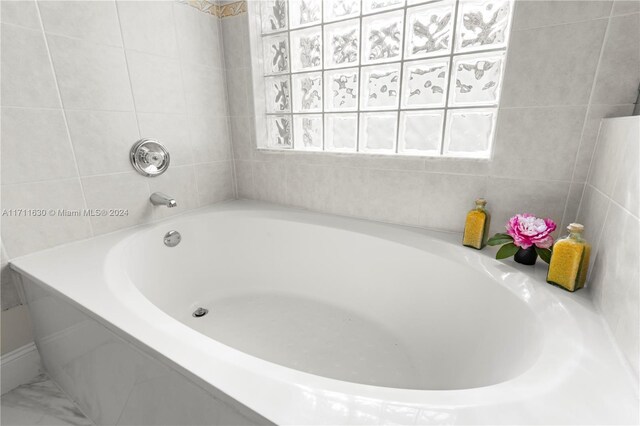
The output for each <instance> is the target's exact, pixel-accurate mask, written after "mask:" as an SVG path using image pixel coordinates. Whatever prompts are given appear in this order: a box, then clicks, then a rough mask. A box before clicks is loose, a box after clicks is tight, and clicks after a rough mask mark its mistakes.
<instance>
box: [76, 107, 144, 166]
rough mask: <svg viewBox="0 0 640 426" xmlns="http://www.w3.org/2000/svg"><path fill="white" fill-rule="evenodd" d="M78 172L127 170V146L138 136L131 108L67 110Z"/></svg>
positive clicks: (129, 146) (128, 163)
mask: <svg viewBox="0 0 640 426" xmlns="http://www.w3.org/2000/svg"><path fill="white" fill-rule="evenodd" d="M67 121H68V124H69V133H70V134H71V142H72V143H73V147H74V150H75V154H76V160H77V163H78V169H79V170H80V175H81V176H88V175H97V174H106V173H118V172H128V171H131V163H130V162H129V150H130V149H131V146H132V145H133V144H134V143H135V142H136V141H137V140H138V139H140V134H139V132H138V126H137V123H136V115H135V114H134V113H133V112H111V111H67Z"/></svg>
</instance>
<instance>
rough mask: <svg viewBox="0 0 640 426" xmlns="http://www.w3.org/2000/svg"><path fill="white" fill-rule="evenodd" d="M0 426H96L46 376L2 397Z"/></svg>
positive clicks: (41, 376) (0, 402)
mask: <svg viewBox="0 0 640 426" xmlns="http://www.w3.org/2000/svg"><path fill="white" fill-rule="evenodd" d="M0 409H1V411H0V419H1V420H0V424H2V426H12V425H80V426H84V425H93V424H94V423H93V422H92V421H91V420H89V419H88V418H87V417H86V416H85V415H84V414H82V412H81V411H80V409H79V408H78V407H77V406H76V405H75V404H74V403H73V402H72V401H71V400H70V399H69V398H68V397H67V395H65V394H64V392H62V391H61V390H60V388H58V386H56V384H55V383H53V381H51V379H49V377H48V376H46V375H45V374H43V375H40V376H38V377H37V378H36V379H34V380H33V381H32V382H30V383H27V384H25V385H22V386H19V387H17V388H15V389H14V390H12V391H11V392H7V393H6V394H4V395H2V397H1V398H0Z"/></svg>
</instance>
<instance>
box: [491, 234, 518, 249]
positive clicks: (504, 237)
mask: <svg viewBox="0 0 640 426" xmlns="http://www.w3.org/2000/svg"><path fill="white" fill-rule="evenodd" d="M512 241H513V238H512V237H511V235H508V234H496V235H494V236H493V237H491V238H489V240H488V241H487V244H488V245H490V246H499V245H502V244H506V243H510V242H512Z"/></svg>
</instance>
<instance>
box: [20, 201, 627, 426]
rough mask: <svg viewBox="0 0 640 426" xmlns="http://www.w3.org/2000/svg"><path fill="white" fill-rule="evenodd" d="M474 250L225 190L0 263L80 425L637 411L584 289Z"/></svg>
mask: <svg viewBox="0 0 640 426" xmlns="http://www.w3.org/2000/svg"><path fill="white" fill-rule="evenodd" d="M170 230H177V231H179V232H180V233H181V235H182V242H181V243H180V244H179V245H177V246H176V247H167V246H165V245H164V244H163V236H164V235H165V233H166V232H167V231H170ZM491 255H492V253H491V252H490V250H484V251H475V250H472V249H468V248H464V247H461V246H460V244H459V235H455V234H441V233H434V232H427V231H424V230H416V229H408V228H403V227H397V226H391V225H383V224H377V223H371V222H365V221H360V220H353V219H346V218H339V217H333V216H327V215H320V214H312V213H307V212H300V211H296V210H291V209H285V208H280V207H275V206H271V205H265V204H260V203H254V202H245V201H238V202H232V203H227V204H222V205H218V206H214V207H210V208H206V209H203V210H200V211H198V212H196V213H192V214H188V215H184V216H181V217H177V218H175V219H171V220H168V221H164V222H160V223H157V224H153V225H149V226H145V227H139V228H135V229H132V230H126V231H121V232H117V233H114V234H110V235H106V236H103V237H99V238H94V239H91V240H87V241H83V242H78V243H74V244H70V245H66V246H62V247H59V248H55V249H52V250H48V251H44V252H40V253H36V254H33V255H30V256H26V257H23V258H21V259H17V260H15V261H14V262H13V264H12V267H13V268H14V269H15V270H16V271H18V272H19V273H20V274H21V275H22V277H23V280H24V283H25V290H26V293H27V297H28V300H29V305H30V310H31V313H32V316H33V320H34V324H35V325H34V327H35V334H36V340H37V344H38V348H39V350H40V352H41V355H42V357H43V360H44V363H45V366H46V368H47V369H48V371H49V372H50V374H52V376H53V377H54V379H56V380H57V381H58V382H59V383H60V384H61V385H62V387H63V388H64V389H65V390H66V391H67V393H69V394H70V395H71V396H73V397H74V398H75V399H76V400H77V401H78V403H79V404H80V406H81V408H83V409H84V410H85V412H86V413H87V414H89V416H90V417H92V418H93V419H94V421H96V422H97V423H99V424H231V423H234V424H247V423H265V422H274V423H278V424H380V423H399V424H514V423H517V424H540V423H548V424H560V423H567V424H602V423H608V424H614V423H628V424H633V423H637V422H638V397H637V382H636V381H635V380H634V378H633V377H632V375H631V374H630V372H629V370H628V369H627V367H626V365H625V364H624V361H623V360H622V357H621V355H620V354H619V352H618V351H617V348H616V347H615V346H614V344H613V343H612V339H610V336H609V335H608V333H607V331H606V329H605V327H604V325H603V324H604V323H603V321H602V319H601V318H600V317H599V316H598V314H597V313H596V312H595V310H594V308H593V306H592V304H591V303H590V301H589V300H588V297H587V293H586V292H585V291H582V292H578V293H574V294H570V293H567V292H564V291H562V290H560V289H558V288H555V287H552V286H550V285H547V284H546V283H544V267H543V266H542V265H539V266H538V267H537V268H536V269H531V268H529V267H519V268H518V269H517V268H516V267H515V266H514V265H515V264H513V263H512V262H511V261H509V262H505V263H503V262H498V261H496V260H494V259H492V258H491ZM525 271H526V273H525ZM198 307H204V308H207V309H208V310H209V313H208V314H207V315H206V316H203V317H201V318H194V317H193V316H192V312H193V311H194V310H195V309H196V308H198Z"/></svg>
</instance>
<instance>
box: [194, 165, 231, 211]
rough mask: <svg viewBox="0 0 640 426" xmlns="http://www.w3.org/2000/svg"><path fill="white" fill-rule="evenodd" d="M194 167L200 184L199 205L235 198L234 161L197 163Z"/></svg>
mask: <svg viewBox="0 0 640 426" xmlns="http://www.w3.org/2000/svg"><path fill="white" fill-rule="evenodd" d="M194 168H195V173H196V182H197V184H198V195H199V198H198V205H200V206H206V205H208V204H213V203H218V202H220V201H225V200H231V199H233V198H235V184H234V182H233V162H231V161H220V162H217V163H207V164H196V165H195V166H194Z"/></svg>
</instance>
